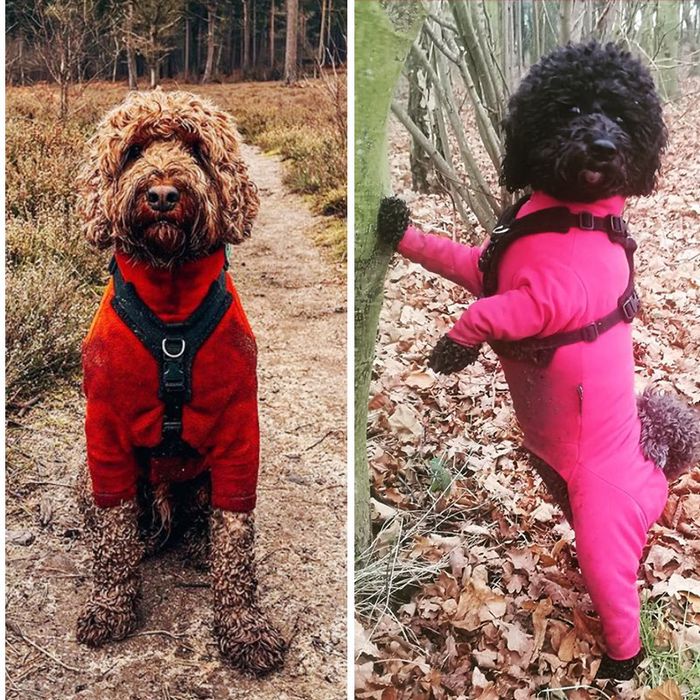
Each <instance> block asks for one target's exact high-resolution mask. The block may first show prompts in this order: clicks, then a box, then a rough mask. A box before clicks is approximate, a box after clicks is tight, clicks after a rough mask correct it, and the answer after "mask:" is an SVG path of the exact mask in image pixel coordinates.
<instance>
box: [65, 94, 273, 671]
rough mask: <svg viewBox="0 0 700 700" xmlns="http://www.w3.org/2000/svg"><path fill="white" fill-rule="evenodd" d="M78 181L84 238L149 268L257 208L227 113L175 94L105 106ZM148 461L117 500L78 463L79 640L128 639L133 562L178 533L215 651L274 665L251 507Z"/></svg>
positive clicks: (212, 239) (200, 244) (243, 223)
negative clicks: (165, 196)
mask: <svg viewBox="0 0 700 700" xmlns="http://www.w3.org/2000/svg"><path fill="white" fill-rule="evenodd" d="M79 185H80V189H81V192H82V195H83V201H82V209H83V211H82V213H83V218H84V221H85V233H86V235H87V237H88V239H89V240H90V241H91V242H92V243H94V244H95V245H96V246H98V247H101V248H104V247H109V246H111V245H114V246H116V248H117V250H119V251H121V252H124V253H126V254H128V255H130V256H132V257H133V258H136V259H139V260H142V261H145V262H146V263H147V264H148V265H151V266H153V267H175V266H177V265H179V264H180V263H183V262H186V261H189V260H196V259H198V258H200V257H203V256H205V255H207V254H209V253H210V252H212V251H214V250H215V249H218V248H220V247H221V246H222V245H223V244H224V243H239V242H241V241H242V240H243V239H244V238H245V237H246V236H249V235H250V229H251V226H252V222H253V219H254V218H255V216H256V214H257V211H258V197H257V191H256V188H255V186H254V185H253V183H252V182H251V181H250V180H249V179H248V176H247V172H246V168H245V165H244V163H243V161H242V159H241V157H240V155H239V151H238V139H237V135H236V131H235V128H234V126H233V122H232V120H231V117H229V116H228V115H227V114H226V113H225V112H222V111H221V110H219V109H218V108H217V107H215V106H214V105H213V104H211V103H210V102H208V101H206V100H201V99H199V98H197V97H195V96H193V95H190V94H187V93H183V92H171V93H164V92H159V91H155V92H150V93H132V94H130V95H129V96H128V97H127V99H126V101H125V102H124V103H123V104H121V105H120V106H118V107H117V108H115V109H114V110H112V111H111V112H109V113H108V114H107V116H106V117H105V118H104V119H103V120H102V122H101V123H100V125H99V126H98V129H97V133H96V134H95V136H94V137H93V138H92V140H91V142H90V154H89V158H88V162H87V163H86V165H85V167H84V169H83V171H82V173H81V175H80V178H79ZM156 186H158V187H162V186H169V187H174V188H175V189H176V190H177V195H178V198H177V199H176V200H175V201H174V202H172V206H171V207H169V208H168V210H167V211H163V210H162V209H158V208H157V207H156V206H154V205H153V202H151V203H149V199H148V195H149V190H150V189H151V188H153V187H156ZM146 460H147V458H144V460H141V461H142V462H143V464H141V466H142V467H143V478H142V479H141V480H140V483H139V487H138V494H137V497H136V498H135V499H134V500H133V501H129V502H126V503H122V504H121V505H119V506H116V507H110V508H98V507H97V506H96V505H95V502H94V499H93V497H92V493H91V489H90V483H89V475H88V470H87V469H84V470H83V473H82V474H81V476H80V478H79V493H78V499H79V503H80V506H81V510H82V512H83V514H84V517H85V525H86V529H87V531H88V533H89V536H90V538H91V542H92V548H93V554H94V592H93V594H92V596H91V599H90V600H89V602H88V603H87V605H86V606H85V608H84V609H83V611H82V613H81V614H80V617H79V620H78V628H77V635H76V636H77V639H78V641H80V642H82V643H85V644H88V645H90V646H100V645H102V644H104V643H106V642H107V641H110V640H116V639H122V638H123V637H125V636H126V635H128V634H129V632H131V631H132V630H133V629H134V627H135V626H136V624H137V617H136V604H137V598H138V592H139V579H138V565H139V562H140V561H141V559H142V558H143V556H144V555H145V554H152V553H154V552H156V551H158V550H159V549H161V548H162V547H164V546H166V545H168V544H171V543H174V542H178V541H182V542H184V550H185V561H186V563H188V564H190V565H193V566H196V567H198V568H206V567H207V565H208V564H209V563H210V564H211V569H212V581H213V590H214V601H215V613H216V615H215V617H216V627H215V633H216V637H217V640H218V644H219V648H220V650H221V653H222V654H223V655H224V656H225V657H226V658H227V659H229V660H231V662H232V663H233V664H234V665H236V666H239V667H241V668H243V669H245V670H247V671H249V672H251V673H253V674H255V675H262V674H264V673H267V672H269V671H271V670H273V669H276V668H279V667H280V666H281V665H282V662H283V658H284V653H285V651H286V647H287V645H286V642H285V641H284V640H283V639H282V638H281V637H280V635H279V633H278V632H277V631H276V630H275V628H274V627H273V626H272V625H271V624H270V623H269V622H268V620H267V618H266V616H265V615H264V613H263V612H262V610H261V609H260V607H259V605H258V601H257V582H256V578H255V566H254V549H253V515H252V514H238V513H230V512H223V511H219V510H216V511H212V507H211V477H210V475H209V474H208V473H203V474H201V475H199V476H197V477H196V478H194V479H192V480H190V481H185V482H177V483H176V482H173V483H159V484H157V485H156V486H153V485H152V484H150V483H149V481H148V479H147V476H146V475H147V473H148V465H147V464H146ZM208 559H209V560H210V562H208V561H207V560H208Z"/></svg>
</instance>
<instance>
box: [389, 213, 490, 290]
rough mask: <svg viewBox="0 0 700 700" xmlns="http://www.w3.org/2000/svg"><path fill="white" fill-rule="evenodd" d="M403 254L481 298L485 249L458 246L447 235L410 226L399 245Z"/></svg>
mask: <svg viewBox="0 0 700 700" xmlns="http://www.w3.org/2000/svg"><path fill="white" fill-rule="evenodd" d="M397 250H398V251H399V253H401V255H404V256H406V257H407V258H408V259H409V260H411V261H413V262H416V263H418V264H419V265H422V266H423V267H424V268H425V269H426V270H430V271H431V272H435V273H437V274H438V275H440V276H442V277H445V278H446V279H448V280H450V281H452V282H455V283H456V284H459V285H461V286H462V287H465V288H466V289H468V290H469V291H470V292H471V293H472V294H473V295H474V296H479V295H480V294H481V293H482V289H483V280H482V274H481V271H480V270H479V256H480V255H481V250H482V248H481V247H477V246H468V245H463V244H462V243H456V242H455V241H451V240H450V239H449V238H445V237H444V236H436V235H428V234H425V233H423V232H422V231H420V230H419V229H417V228H415V227H414V226H409V227H408V229H406V232H405V233H404V235H403V238H402V239H401V242H400V243H399V246H398V249H397Z"/></svg>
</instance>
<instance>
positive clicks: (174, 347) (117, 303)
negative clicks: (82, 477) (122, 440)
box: [109, 258, 233, 457]
mask: <svg viewBox="0 0 700 700" xmlns="http://www.w3.org/2000/svg"><path fill="white" fill-rule="evenodd" d="M109 270H110V272H111V273H112V277H113V280H114V297H113V299H112V308H113V309H114V310H115V312H116V313H117V315H118V316H119V317H120V318H121V319H122V321H124V323H125V324H126V325H127V326H128V328H129V329H130V330H131V331H132V332H133V333H134V335H135V336H136V337H137V338H138V339H139V340H140V341H141V343H142V344H143V346H144V347H145V348H146V349H147V350H148V351H149V352H150V353H151V355H153V357H154V358H155V360H156V362H157V363H158V375H159V387H158V398H159V399H160V400H161V401H163V403H164V413H163V424H162V428H161V442H160V443H159V444H158V445H157V446H156V447H154V448H152V450H151V451H150V456H152V457H176V456H178V457H187V456H194V455H196V454H197V452H196V450H194V448H193V447H191V446H190V445H188V444H187V442H185V441H184V440H183V439H182V409H183V406H184V404H186V403H188V402H189V401H190V400H191V399H192V365H193V363H194V358H195V355H196V354H197V351H198V350H199V349H200V348H201V347H202V345H203V344H204V341H206V339H207V338H208V337H209V336H210V335H211V333H212V332H213V330H214V329H215V328H216V326H217V325H218V324H219V322H220V321H221V319H222V318H223V317H224V315H225V314H226V311H227V310H228V308H229V307H230V306H231V303H232V302H233V295H232V294H231V293H230V292H229V291H228V290H227V289H226V272H225V270H226V265H224V267H223V269H222V270H221V272H220V274H219V276H218V277H217V279H216V280H214V282H212V284H211V286H210V288H209V291H208V292H207V294H206V296H205V297H204V299H203V300H202V302H201V304H200V305H199V306H198V307H197V308H196V309H195V310H194V312H193V313H192V314H191V315H190V316H189V317H188V318H187V319H185V320H184V321H182V322H177V323H164V322H163V321H161V320H160V318H158V316H156V314H154V313H153V311H151V309H150V308H149V307H148V306H147V305H146V304H145V302H144V301H143V300H142V299H141V298H140V297H139V295H138V293H137V292H136V288H135V287H134V285H133V284H132V283H131V282H127V281H126V280H125V279H124V277H123V275H122V273H121V271H120V270H119V265H118V264H117V262H116V260H115V259H114V258H112V261H111V262H110V265H109Z"/></svg>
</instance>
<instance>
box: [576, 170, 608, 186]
mask: <svg viewBox="0 0 700 700" xmlns="http://www.w3.org/2000/svg"><path fill="white" fill-rule="evenodd" d="M579 179H580V180H582V181H583V183H584V184H586V185H591V186H594V187H595V186H596V185H600V184H601V183H602V182H603V180H604V179H605V173H603V172H601V171H600V170H588V169H587V168H586V169H584V170H582V171H581V173H580V174H579Z"/></svg>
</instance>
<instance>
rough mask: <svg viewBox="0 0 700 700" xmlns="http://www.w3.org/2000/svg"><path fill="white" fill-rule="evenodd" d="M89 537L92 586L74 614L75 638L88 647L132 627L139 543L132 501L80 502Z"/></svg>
mask: <svg viewBox="0 0 700 700" xmlns="http://www.w3.org/2000/svg"><path fill="white" fill-rule="evenodd" d="M83 513H84V516H85V524H86V526H87V530H88V532H89V533H90V536H91V539H92V550H93V557H94V563H93V567H94V588H93V592H92V595H91V597H90V600H89V601H88V602H87V604H86V605H85V607H84V608H83V610H82V612H81V613H80V616H79V617H78V627H77V632H76V638H77V640H78V641H79V642H81V643H83V644H87V645H88V646H91V647H98V646H101V645H102V644H104V643H105V642H108V641H110V640H116V639H123V638H124V637H126V635H127V634H129V632H131V631H132V630H133V629H134V627H135V626H136V599H137V596H138V591H139V577H138V565H139V562H140V561H141V559H142V557H143V544H142V542H141V540H140V538H139V532H138V518H137V515H138V508H137V505H136V501H135V500H134V501H127V502H125V503H121V504H120V505H118V506H113V507H111V508H98V507H97V506H96V505H95V504H94V503H92V502H88V503H84V505H83Z"/></svg>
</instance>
